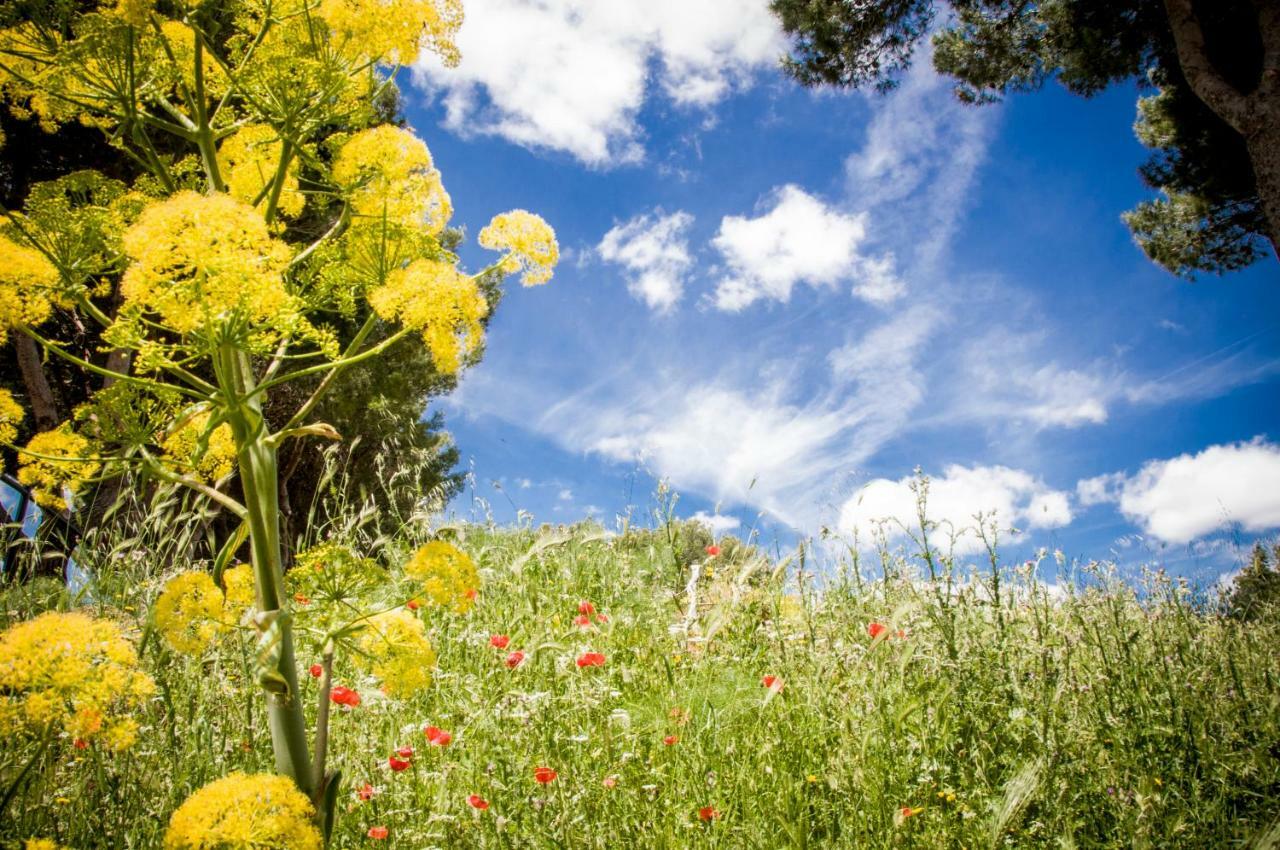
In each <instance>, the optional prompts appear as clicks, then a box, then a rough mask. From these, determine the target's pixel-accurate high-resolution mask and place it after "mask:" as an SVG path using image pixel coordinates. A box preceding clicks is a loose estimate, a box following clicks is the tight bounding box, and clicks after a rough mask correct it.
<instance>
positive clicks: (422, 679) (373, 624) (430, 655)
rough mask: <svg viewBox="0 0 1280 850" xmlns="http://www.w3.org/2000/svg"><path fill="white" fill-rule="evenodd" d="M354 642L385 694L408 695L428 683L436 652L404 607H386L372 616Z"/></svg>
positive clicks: (414, 618) (429, 682) (433, 667)
mask: <svg viewBox="0 0 1280 850" xmlns="http://www.w3.org/2000/svg"><path fill="white" fill-rule="evenodd" d="M357 646H358V648H359V650H360V652H361V657H362V658H364V659H365V660H366V663H367V664H368V665H369V669H370V671H371V672H372V673H373V675H375V676H377V677H378V679H379V680H380V681H381V682H382V687H383V689H384V690H385V691H386V692H387V694H388V695H390V696H393V697H407V696H412V695H413V694H415V693H417V692H418V691H420V690H422V689H423V688H425V687H426V686H427V685H429V684H431V671H432V670H434V669H435V666H436V653H435V650H434V649H432V648H431V641H429V640H428V639H427V631H426V628H425V627H424V626H423V625H422V621H421V620H419V619H418V618H417V617H415V616H414V615H413V614H411V613H409V612H408V611H405V610H395V611H387V612H385V613H383V614H379V615H378V616H376V617H374V618H373V619H372V620H370V621H369V625H368V626H367V627H366V629H365V631H364V632H363V633H362V634H361V636H360V639H359V641H358V644H357Z"/></svg>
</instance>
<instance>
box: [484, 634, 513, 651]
mask: <svg viewBox="0 0 1280 850" xmlns="http://www.w3.org/2000/svg"><path fill="white" fill-rule="evenodd" d="M509 643H511V638H509V637H507V636H506V635H489V646H492V647H493V648H494V649H506V648H507V644H509Z"/></svg>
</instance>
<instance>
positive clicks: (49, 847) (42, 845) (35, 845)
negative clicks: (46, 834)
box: [22, 838, 65, 850]
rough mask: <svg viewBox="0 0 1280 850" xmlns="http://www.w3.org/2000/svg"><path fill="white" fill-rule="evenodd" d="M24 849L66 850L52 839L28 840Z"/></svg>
mask: <svg viewBox="0 0 1280 850" xmlns="http://www.w3.org/2000/svg"><path fill="white" fill-rule="evenodd" d="M22 847H23V850H65V848H63V847H62V845H60V844H59V843H58V842H56V841H54V840H53V839H51V838H28V839H27V841H26V843H25V844H23V845H22Z"/></svg>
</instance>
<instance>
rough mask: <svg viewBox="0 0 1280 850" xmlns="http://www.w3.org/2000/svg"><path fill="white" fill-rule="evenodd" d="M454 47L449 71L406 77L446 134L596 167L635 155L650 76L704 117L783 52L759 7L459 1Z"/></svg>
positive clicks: (754, 0)
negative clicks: (462, 5) (432, 106)
mask: <svg viewBox="0 0 1280 850" xmlns="http://www.w3.org/2000/svg"><path fill="white" fill-rule="evenodd" d="M458 47H459V48H460V49H461V51H462V63H461V64H460V65H459V66H458V67H457V68H444V67H443V66H442V65H440V63H439V60H438V59H436V58H435V57H426V58H424V60H423V61H422V62H421V63H420V64H419V65H418V66H417V67H416V68H415V77H416V79H417V80H418V81H419V82H420V83H421V84H423V85H424V86H425V87H426V88H427V89H428V90H430V91H435V92H438V93H440V95H441V96H442V98H443V101H444V106H445V110H446V119H445V123H446V126H447V127H448V128H449V129H451V130H453V131H455V132H458V133H463V134H466V133H480V134H484V135H496V136H501V137H503V138H506V139H509V140H511V141H513V142H516V143H517V144H522V145H527V146H530V147H540V148H550V149H553V150H558V151H564V152H566V153H569V154H571V155H572V156H574V157H576V158H578V159H579V160H581V161H583V162H585V163H587V164H589V165H594V166H602V167H606V166H611V165H617V164H619V163H625V162H631V161H636V160H638V159H640V158H642V157H643V155H644V151H643V148H642V146H641V143H640V137H641V135H642V131H641V128H640V127H639V125H638V124H637V122H636V115H637V113H638V111H639V110H640V107H641V106H642V105H643V103H644V100H645V97H646V95H647V94H648V88H649V85H648V84H649V81H650V78H651V76H652V77H653V78H654V79H655V80H656V82H657V84H658V85H659V86H660V87H661V89H662V91H663V92H664V93H665V95H666V96H667V97H669V98H671V99H672V100H673V101H675V102H676V103H677V104H680V105H682V106H696V107H709V106H711V105H713V104H714V103H716V102H717V101H719V100H720V99H722V98H724V97H725V96H726V95H727V94H728V93H729V92H730V91H731V90H732V89H733V88H734V87H735V86H745V85H746V84H748V83H749V81H750V79H751V77H752V76H753V74H754V73H755V72H756V71H757V70H759V69H763V68H769V67H773V66H774V65H775V64H776V63H777V57H778V56H779V55H780V54H781V53H782V51H783V49H784V42H783V40H782V36H781V33H780V31H779V29H778V24H777V22H776V20H775V19H774V17H773V16H772V15H771V14H770V13H769V9H768V3H767V2H766V0H698V2H696V3H688V2H681V0H648V2H644V3H636V2H634V0H468V2H467V15H466V21H465V22H464V23H463V25H462V30H461V32H459V34H458ZM651 64H654V65H656V68H657V73H656V74H653V75H650V73H649V70H650V65H651Z"/></svg>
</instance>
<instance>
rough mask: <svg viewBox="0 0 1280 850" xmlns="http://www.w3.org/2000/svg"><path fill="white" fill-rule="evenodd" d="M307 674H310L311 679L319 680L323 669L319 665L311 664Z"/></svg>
mask: <svg viewBox="0 0 1280 850" xmlns="http://www.w3.org/2000/svg"><path fill="white" fill-rule="evenodd" d="M307 672H308V673H310V674H311V678H313V679H319V678H320V676H321V674H323V673H324V668H323V667H321V666H320V665H319V664H312V665H311V666H310V667H308V668H307Z"/></svg>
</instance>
